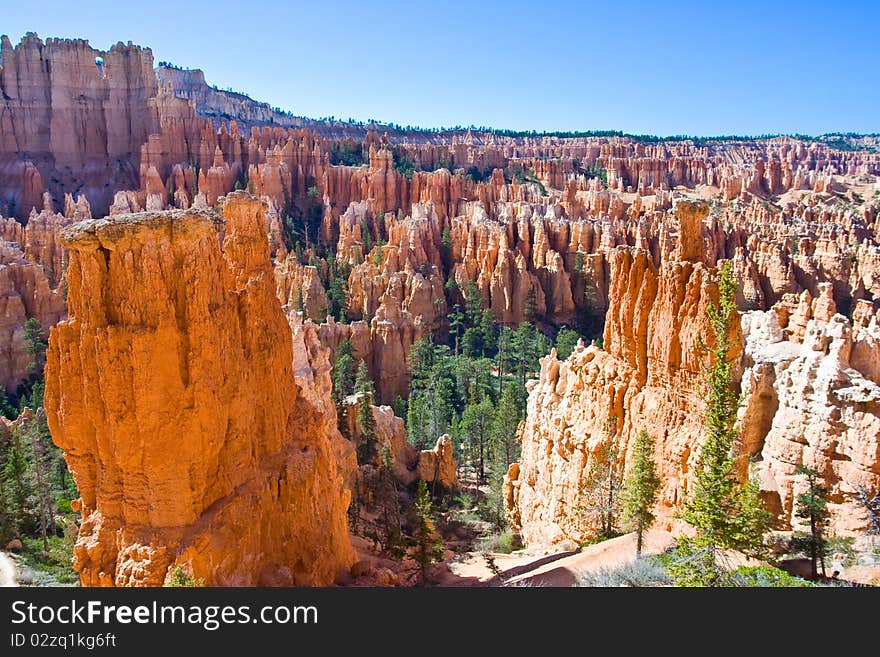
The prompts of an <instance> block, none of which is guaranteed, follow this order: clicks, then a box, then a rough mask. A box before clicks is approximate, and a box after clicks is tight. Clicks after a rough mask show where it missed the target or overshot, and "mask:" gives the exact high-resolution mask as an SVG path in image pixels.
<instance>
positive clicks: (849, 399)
mask: <svg viewBox="0 0 880 657" xmlns="http://www.w3.org/2000/svg"><path fill="white" fill-rule="evenodd" d="M743 333H744V335H745V353H744V357H743V365H744V368H745V372H744V374H743V383H742V388H743V393H744V394H745V396H746V397H745V404H744V406H743V408H742V416H743V417H742V426H743V442H744V444H745V447H746V448H747V449H748V451H749V454H750V455H752V456H754V457H756V458H758V459H759V473H760V479H761V488H762V491H763V493H764V497H765V500H766V501H767V504H768V508H770V509H771V510H772V511H773V512H774V513H775V514H776V515H777V516H778V517H779V518H780V519H781V521H782V522H783V524H784V525H786V526H788V525H790V526H799V524H800V523H801V521H800V520H798V519H797V518H795V516H794V511H795V509H794V506H795V504H794V502H795V499H796V497H797V495H799V494H800V493H802V492H805V490H804V485H805V484H804V481H803V477H798V476H796V475H795V472H794V471H795V469H796V468H797V466H799V465H806V466H808V467H810V468H813V469H815V470H817V471H818V472H819V473H820V476H821V477H822V480H823V484H824V485H825V486H826V487H827V488H828V489H829V492H830V496H829V502H830V503H829V507H828V508H829V511H830V512H831V515H832V518H831V519H832V524H833V526H834V527H836V528H837V529H838V530H843V531H848V530H857V529H862V528H864V526H865V522H866V521H865V518H864V514H863V510H862V509H861V508H860V507H859V506H858V504H857V503H856V501H855V499H854V497H853V493H855V491H856V488H855V486H856V485H861V486H864V487H865V488H866V489H868V490H877V488H878V486H880V471H878V464H880V370H878V363H880V327H878V324H877V321H876V319H872V320H871V323H870V324H869V325H868V326H864V327H853V326H852V324H851V322H850V321H849V320H847V319H846V318H845V317H844V316H843V315H838V314H834V315H832V316H831V317H828V318H816V319H810V320H809V321H808V322H807V326H806V331H805V333H804V336H803V339H802V341H800V342H794V341H789V340H785V339H783V327H780V325H779V317H778V315H777V314H776V313H775V312H774V311H768V312H760V311H753V312H750V313H746V314H745V315H744V316H743Z"/></svg>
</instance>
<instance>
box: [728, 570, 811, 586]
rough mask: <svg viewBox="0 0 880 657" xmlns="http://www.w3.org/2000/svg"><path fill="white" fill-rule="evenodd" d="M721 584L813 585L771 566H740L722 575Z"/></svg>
mask: <svg viewBox="0 0 880 657" xmlns="http://www.w3.org/2000/svg"><path fill="white" fill-rule="evenodd" d="M722 586H733V587H769V588H792V587H797V588H801V587H805V586H813V585H812V584H811V583H810V582H808V581H807V580H805V579H801V578H800V577H795V576H794V575H789V574H788V573H787V572H785V571H784V570H780V569H779V568H774V567H773V566H740V567H739V568H734V569H733V570H731V571H729V572H727V573H725V574H724V575H723V576H722Z"/></svg>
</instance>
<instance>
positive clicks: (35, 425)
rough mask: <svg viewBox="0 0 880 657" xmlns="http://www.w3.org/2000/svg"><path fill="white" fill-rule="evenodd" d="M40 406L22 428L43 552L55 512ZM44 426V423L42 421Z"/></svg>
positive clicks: (52, 526) (46, 548) (45, 550)
mask: <svg viewBox="0 0 880 657" xmlns="http://www.w3.org/2000/svg"><path fill="white" fill-rule="evenodd" d="M43 412H44V411H43V409H42V407H40V408H39V409H38V410H37V413H38V416H37V417H36V418H34V419H33V420H32V421H31V422H30V423H29V424H28V426H27V427H26V428H25V429H24V434H25V436H26V439H27V441H28V443H29V447H30V452H31V462H30V467H31V471H32V473H33V483H34V496H35V497H36V504H35V506H36V511H37V514H38V518H39V523H40V525H39V526H40V536H41V537H42V539H43V552H44V553H47V554H48V552H49V531H52V532H53V533H54V530H55V519H54V517H55V514H54V513H53V510H52V491H51V488H50V480H49V455H48V453H47V451H48V450H47V449H46V442H45V441H46V440H47V439H49V432H48V429H47V430H46V432H45V435H44V433H43V431H41V429H42V426H41V422H40V421H39V416H40V415H42V414H43ZM42 425H43V426H45V423H42Z"/></svg>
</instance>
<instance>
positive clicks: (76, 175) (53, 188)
mask: <svg viewBox="0 0 880 657" xmlns="http://www.w3.org/2000/svg"><path fill="white" fill-rule="evenodd" d="M0 52H2V69H0V88H2V91H3V94H2V96H3V98H2V100H0V103H2V104H0V108H2V111H0V117H2V118H0V128H2V129H0V135H2V137H0V201H2V203H4V204H6V205H7V206H8V207H10V208H12V210H13V212H12V214H14V215H15V216H17V217H18V218H20V219H24V218H26V217H27V216H28V214H29V213H30V211H31V209H32V208H34V207H36V208H37V210H38V211H39V210H40V209H42V206H43V204H42V197H43V192H44V191H46V190H48V191H50V192H51V193H52V196H53V197H55V198H63V196H64V192H68V191H72V190H73V189H79V190H81V191H82V193H83V194H85V196H86V197H87V198H88V199H89V202H90V203H91V204H92V205H93V206H94V207H95V208H96V210H97V211H98V213H99V214H100V213H103V212H104V210H106V208H107V207H108V206H109V204H110V201H111V198H112V193H113V192H114V191H116V190H117V189H134V188H136V187H137V171H138V156H139V152H140V147H141V144H143V143H144V142H145V141H146V140H147V136H148V135H149V134H150V133H151V132H155V131H156V130H157V129H158V120H157V115H156V109H155V104H154V102H151V99H152V98H153V97H154V96H155V95H156V93H157V84H156V76H155V74H154V73H153V56H152V53H151V51H150V50H149V49H143V48H140V47H137V46H132V45H131V43H129V44H128V45H127V46H126V45H123V44H121V43H119V44H117V45H115V46H113V47H112V48H110V50H109V51H107V52H101V51H98V50H95V49H93V48H91V47H90V46H89V44H88V42H87V41H84V40H82V39H72V40H69V39H47V40H46V42H45V43H43V42H42V41H41V40H40V39H39V38H38V37H37V36H36V35H35V34H27V35H26V36H25V37H24V38H23V39H22V41H21V43H20V44H18V45H17V46H15V47H14V48H13V47H12V44H11V43H10V42H9V39H8V38H4V39H3V41H2V44H0ZM25 154H26V155H25Z"/></svg>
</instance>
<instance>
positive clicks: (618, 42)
mask: <svg viewBox="0 0 880 657" xmlns="http://www.w3.org/2000/svg"><path fill="white" fill-rule="evenodd" d="M4 4H5V6H4V8H3V11H2V13H0V32H3V33H5V34H8V35H9V37H10V38H11V39H12V40H13V43H17V42H18V40H19V39H20V37H21V36H22V35H23V34H24V33H25V32H26V31H35V32H37V33H38V34H39V35H40V36H41V37H43V38H46V37H48V36H63V37H81V38H86V39H88V40H89V41H90V42H91V44H92V46H94V47H96V48H100V49H106V48H108V47H109V46H110V45H111V44H112V43H116V42H117V41H124V42H125V41H133V42H134V43H137V44H140V45H145V46H150V47H151V48H152V49H153V54H154V57H155V60H156V61H159V60H167V61H171V62H173V63H175V64H178V65H180V66H183V67H190V68H195V67H197V68H201V69H203V70H204V71H205V75H206V77H207V80H208V82H209V83H212V84H216V85H217V86H219V87H221V88H225V87H232V88H234V89H235V90H238V91H243V92H245V93H247V94H249V95H251V96H252V97H254V98H256V99H258V100H265V101H268V102H269V103H271V104H272V105H277V106H280V107H282V108H284V109H287V110H290V111H292V112H293V113H294V114H299V115H305V116H312V117H320V116H330V115H333V116H336V117H342V118H348V117H354V118H356V119H364V120H365V119H369V118H375V119H379V120H384V121H390V122H396V123H400V124H408V123H409V124H413V125H421V126H440V125H445V126H450V125H455V124H461V125H470V124H474V125H491V126H494V127H499V128H513V129H529V130H530V129H535V130H589V129H619V130H624V131H626V132H635V133H653V134H659V135H670V134H697V135H717V134H759V133H768V132H800V133H808V134H818V133H823V132H832V131H842V132H846V131H853V132H880V102H878V101H880V62H878V27H880V0H861V1H859V2H856V1H851V0H834V1H833V2H828V1H827V0H822V2H816V1H814V0H802V1H800V2H797V1H794V0H779V1H777V0H762V1H760V2H754V1H752V0H732V1H731V0H728V1H726V2H716V1H715V0H701V1H699V2H691V1H689V0H688V1H683V2H675V1H673V0H670V1H668V2H647V1H641V0H629V1H624V2H615V1H614V0H602V1H601V2H591V1H589V0H585V1H582V2H578V1H576V0H568V1H561V0H536V1H533V2H520V1H519V0H509V1H507V2H494V1H493V2H479V1H477V0H473V1H472V2H460V1H459V0H448V1H441V2H421V1H420V0H406V1H400V2H396V1H388V2H368V1H365V0H362V1H360V2H350V1H348V0H343V1H336V0H326V1H323V2H322V1H315V0H309V1H308V2H304V3H299V2H282V1H280V0H279V1H261V0H252V1H248V0H237V1H236V2H228V1H226V0H214V1H212V2H204V1H202V0H175V1H174V2H168V1H166V0H149V1H142V2H127V1H126V2H113V1H111V0H101V1H100V2H92V1H91V0H84V1H78V2H70V1H69V0H68V1H65V2H58V1H56V0H48V1H47V0H42V1H39V2H28V1H26V0H22V1H17V2H8V3H4Z"/></svg>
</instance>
